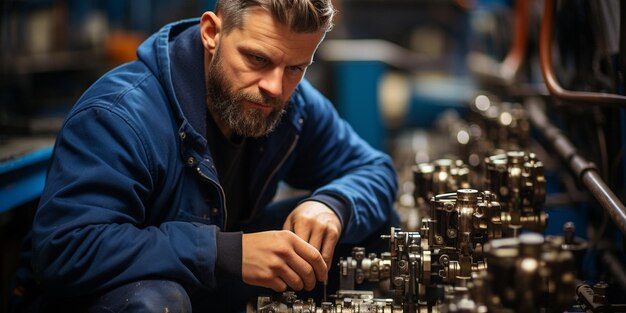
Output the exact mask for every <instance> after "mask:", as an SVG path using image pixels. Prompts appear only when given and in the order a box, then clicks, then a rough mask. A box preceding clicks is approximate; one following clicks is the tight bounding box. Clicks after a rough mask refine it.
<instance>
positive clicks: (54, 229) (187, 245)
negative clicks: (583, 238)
mask: <svg viewBox="0 0 626 313" xmlns="http://www.w3.org/2000/svg"><path fill="white" fill-rule="evenodd" d="M198 25H199V20H198V19H194V20H186V21H181V22H177V23H173V24H170V25H167V26H165V27H164V28H162V29H161V30H160V31H159V32H157V33H155V34H154V35H152V36H151V37H150V38H149V39H147V40H146V41H145V42H144V43H143V44H142V45H141V46H140V48H139V49H138V51H137V55H138V60H137V61H134V62H131V63H128V64H125V65H122V66H120V67H118V68H116V69H113V70H112V71H110V72H109V73H107V74H106V75H104V76H103V77H102V78H100V79H99V80H98V81H97V82H96V83H94V84H93V85H92V86H91V87H90V88H89V89H88V90H87V91H86V92H85V93H84V94H83V96H82V97H81V98H80V99H79V101H78V102H77V104H76V105H75V106H74V107H73V109H72V110H71V112H70V113H69V114H68V116H67V118H66V120H65V122H64V124H63V127H62V129H61V131H60V132H59V134H58V137H57V141H56V145H55V149H54V156H53V161H52V164H51V166H50V169H49V172H48V177H47V182H46V186H45V189H44V192H43V195H42V197H41V201H40V205H39V208H38V210H37V213H36V216H35V219H34V224H33V229H32V235H33V241H32V243H33V260H32V264H33V268H34V271H35V274H36V277H37V278H38V279H39V280H40V282H41V284H42V285H43V287H44V289H45V290H46V292H59V293H63V294H68V293H69V294H72V295H74V296H79V295H81V294H90V293H94V292H98V291H102V290H106V289H108V288H111V287H115V286H117V285H120V284H123V283H127V282H131V281H136V280H140V279H146V278H164V279H171V280H175V281H177V282H179V283H181V284H182V285H183V286H185V287H186V288H206V289H214V288H216V287H217V281H216V274H217V273H219V271H220V268H219V267H218V263H219V260H218V256H219V255H220V253H219V252H218V251H220V252H221V251H223V250H224V251H226V250H228V249H230V250H232V249H233V246H229V245H226V244H225V243H229V244H233V245H234V247H235V248H237V247H238V248H239V249H240V244H241V243H240V242H239V243H238V245H239V246H237V243H236V242H235V241H236V239H239V240H240V236H241V234H240V233H234V234H235V237H233V233H229V232H228V231H229V230H228V229H224V227H223V226H224V225H226V223H225V220H226V219H227V218H228V201H227V200H228V199H225V196H224V191H223V189H222V187H221V186H220V183H219V182H220V180H219V177H218V175H217V172H216V170H215V167H214V163H213V159H212V156H211V153H212V151H210V150H209V147H208V145H207V141H206V139H205V132H206V118H207V113H206V102H205V96H204V92H205V88H204V72H203V71H204V68H203V66H204V64H203V55H202V53H203V50H202V46H201V42H200V36H199V27H198ZM250 142H251V145H252V147H253V149H251V151H252V152H251V155H250V156H249V162H250V163H249V168H250V173H249V175H248V177H249V178H250V179H249V181H246V182H242V183H247V184H249V190H250V193H249V194H248V195H243V196H247V197H249V199H250V203H252V204H253V207H252V212H253V213H252V216H253V221H252V222H251V225H253V226H254V227H258V226H259V225H254V217H256V216H262V215H263V214H264V210H265V209H266V207H267V206H268V204H269V203H270V202H271V200H272V198H273V197H274V195H275V193H276V191H277V188H278V185H279V182H286V183H288V184H289V185H291V186H293V187H296V188H299V189H307V190H311V195H310V198H311V199H312V200H316V201H320V202H323V203H325V204H327V205H328V206H330V207H331V208H332V209H333V210H334V211H335V212H336V213H337V215H338V216H339V217H340V219H341V222H342V223H343V233H342V237H341V241H342V242H346V243H350V242H358V241H359V240H361V239H363V238H364V237H365V236H367V235H368V234H371V233H372V232H373V231H374V230H377V229H379V228H380V227H381V226H382V225H384V224H385V223H389V220H390V219H391V217H392V215H393V214H395V213H394V211H393V209H392V208H393V201H394V198H395V194H396V188H397V182H396V174H395V171H394V168H393V165H392V162H391V160H390V158H389V157H388V156H387V155H385V154H383V153H381V152H379V151H376V150H374V149H373V148H371V147H370V146H369V145H368V144H367V143H366V142H364V141H363V140H362V139H361V138H359V137H358V136H357V134H356V133H355V132H354V131H353V130H352V128H351V127H350V126H349V125H348V124H347V123H346V122H345V121H343V120H342V119H341V118H340V117H339V116H338V114H337V112H336V111H335V109H334V108H333V106H332V104H331V103H330V102H329V101H328V100H327V99H326V98H324V97H323V96H322V95H321V94H320V93H319V92H318V91H317V90H315V89H314V88H313V87H312V86H311V85H310V84H309V83H308V82H307V81H302V82H301V83H300V85H299V86H298V87H297V89H296V90H295V92H294V93H293V96H292V97H291V99H290V101H289V104H288V106H287V114H285V115H284V117H283V119H282V120H281V122H280V124H279V126H277V128H276V129H275V131H273V132H272V133H270V134H269V135H267V136H266V137H263V138H258V139H250ZM273 222H274V223H275V225H273V227H274V228H276V229H280V227H281V226H282V222H283V221H282V220H281V221H277V220H274V221H273ZM254 227H253V228H254ZM268 227H269V225H268ZM227 238H230V239H227ZM233 238H235V240H233ZM220 240H221V241H220ZM225 253H226V252H225ZM236 253H237V251H236ZM238 253H239V255H240V253H241V252H240V251H238Z"/></svg>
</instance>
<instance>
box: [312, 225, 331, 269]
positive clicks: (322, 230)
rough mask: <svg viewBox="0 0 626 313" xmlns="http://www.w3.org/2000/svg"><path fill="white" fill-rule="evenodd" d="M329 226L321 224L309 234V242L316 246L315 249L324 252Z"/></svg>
mask: <svg viewBox="0 0 626 313" xmlns="http://www.w3.org/2000/svg"><path fill="white" fill-rule="evenodd" d="M327 228H328V227H327V226H325V225H321V226H320V227H318V228H317V229H315V230H314V231H311V233H310V235H309V240H308V241H307V242H308V243H309V244H310V245H312V246H313V247H315V249H317V251H319V252H322V243H323V241H324V236H325V234H326V232H327ZM327 265H328V264H327Z"/></svg>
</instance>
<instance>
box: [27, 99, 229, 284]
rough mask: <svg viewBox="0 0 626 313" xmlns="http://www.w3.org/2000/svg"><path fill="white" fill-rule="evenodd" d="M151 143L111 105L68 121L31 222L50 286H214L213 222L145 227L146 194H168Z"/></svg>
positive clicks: (37, 260) (36, 257)
mask: <svg viewBox="0 0 626 313" xmlns="http://www.w3.org/2000/svg"><path fill="white" fill-rule="evenodd" d="M160 140H163V138H161V139H160ZM167 142H168V141H166V143H167ZM151 144H152V143H146V142H145V141H144V140H143V139H141V135H140V134H139V133H138V132H137V129H135V128H134V127H132V126H131V124H130V123H128V121H127V119H125V118H123V117H121V116H120V115H119V114H118V113H116V112H113V111H112V110H111V109H109V108H108V106H99V105H94V106H91V107H89V108H87V109H84V110H82V111H80V112H77V113H74V114H73V115H72V116H71V117H70V118H69V119H68V120H67V121H66V123H65V125H64V128H63V130H62V131H61V132H60V133H59V136H58V139H57V143H56V146H55V152H54V157H53V162H52V164H51V167H50V170H49V172H48V178H47V185H46V187H45V190H44V193H43V194H42V198H41V202H40V207H39V208H38V211H37V214H36V216H35V219H34V224H33V245H34V247H33V266H34V270H35V273H36V274H37V275H38V278H39V279H40V280H41V282H42V283H43V285H44V287H47V290H49V291H50V292H59V293H63V294H68V293H71V294H73V295H76V296H79V295H83V294H89V293H93V292H97V291H100V290H105V289H107V288H110V287H113V286H116V285H119V284H121V283H126V282H129V281H133V280H138V279H145V278H147V277H152V278H155V277H160V278H164V279H168V278H169V279H173V280H175V281H178V282H180V283H181V284H183V285H186V286H203V287H209V288H212V287H214V286H215V283H216V280H215V258H216V257H215V255H216V240H215V238H216V235H217V232H218V231H219V229H218V228H217V227H216V226H212V225H204V224H201V223H192V222H187V221H169V222H165V223H162V224H160V225H156V226H147V225H146V220H147V218H148V216H151V215H153V214H156V213H155V211H154V210H157V209H158V208H156V207H152V203H150V201H149V199H151V197H152V195H154V194H155V193H158V192H162V193H165V192H168V191H165V190H160V188H162V187H161V186H159V185H158V183H157V179H156V178H155V175H156V172H157V170H156V169H155V165H154V164H152V163H151V162H152V161H153V160H152V159H151V158H152V157H153V156H150V154H151V153H153V152H150V153H149V152H146V149H157V148H156V147H154V146H151ZM155 145H156V144H155ZM174 153H177V152H176V151H175V152H174ZM167 209H175V208H167Z"/></svg>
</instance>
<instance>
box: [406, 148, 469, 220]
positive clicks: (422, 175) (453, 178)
mask: <svg viewBox="0 0 626 313" xmlns="http://www.w3.org/2000/svg"><path fill="white" fill-rule="evenodd" d="M412 172H413V183H414V186H415V189H414V191H413V197H414V203H415V207H416V208H417V210H418V214H416V215H417V218H418V219H419V221H417V222H413V221H406V222H405V223H403V225H417V226H418V227H417V228H415V229H408V228H407V229H406V230H407V231H417V230H418V229H419V225H421V222H422V220H423V219H424V218H428V217H431V216H430V214H429V213H430V212H429V211H430V210H429V205H428V201H429V200H430V199H431V198H432V197H433V196H435V195H438V194H442V193H448V192H454V191H456V190H458V189H465V188H469V187H470V177H469V175H470V169H469V167H468V166H467V164H464V163H463V161H462V160H452V159H439V160H435V161H434V162H432V163H420V164H417V165H414V166H413V167H412Z"/></svg>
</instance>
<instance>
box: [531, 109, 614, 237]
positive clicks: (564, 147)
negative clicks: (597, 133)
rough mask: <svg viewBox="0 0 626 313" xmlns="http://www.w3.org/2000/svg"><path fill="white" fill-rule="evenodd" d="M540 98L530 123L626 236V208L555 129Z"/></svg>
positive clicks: (559, 131)
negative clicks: (542, 106)
mask: <svg viewBox="0 0 626 313" xmlns="http://www.w3.org/2000/svg"><path fill="white" fill-rule="evenodd" d="M540 101H541V100H540V99H539V98H529V99H528V100H527V101H526V108H527V112H528V116H529V118H530V121H531V122H532V123H533V124H534V125H535V127H536V128H537V129H538V130H539V131H540V132H541V133H542V134H543V136H544V137H545V138H546V139H547V140H548V141H549V142H550V144H552V145H553V146H554V148H555V150H556V151H557V152H558V153H559V155H560V156H561V157H562V158H563V159H564V160H565V161H566V162H567V163H568V165H569V167H570V169H571V170H572V171H573V172H574V173H575V174H576V175H577V176H578V179H580V181H582V183H583V184H584V185H585V186H586V187H587V189H588V190H589V192H590V193H591V195H593V197H594V198H596V200H598V202H599V203H600V205H601V206H602V207H603V208H604V209H606V210H607V212H608V213H609V216H610V217H611V219H612V220H613V222H614V223H615V224H616V225H617V227H619V229H620V230H621V231H622V234H624V235H626V207H624V204H623V203H622V202H621V201H620V200H619V198H618V197H617V196H616V195H615V194H614V193H613V191H611V189H610V188H609V187H608V186H607V185H606V184H605V183H604V181H603V180H602V178H601V177H600V175H599V174H598V170H597V169H596V167H595V165H594V164H593V163H592V162H589V161H587V160H585V159H584V158H583V157H582V156H580V155H578V153H577V152H576V147H574V145H573V144H572V143H571V142H570V141H569V139H567V137H565V135H563V133H562V132H561V130H559V129H558V128H556V127H555V126H553V125H552V124H551V123H550V121H549V120H548V118H547V117H546V115H545V114H544V113H543V110H542V109H541V108H540V104H539V102H540Z"/></svg>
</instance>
